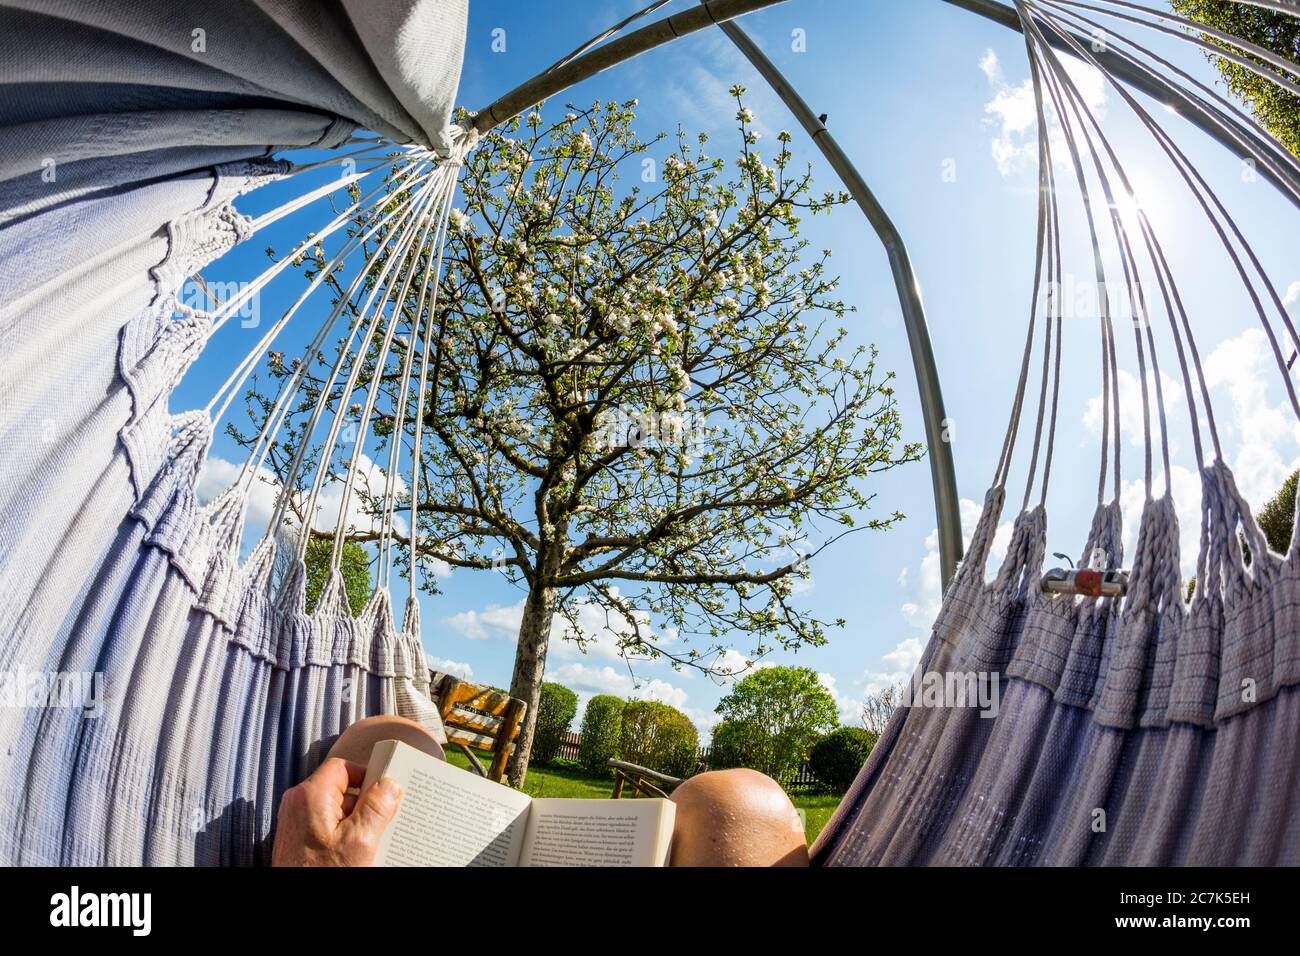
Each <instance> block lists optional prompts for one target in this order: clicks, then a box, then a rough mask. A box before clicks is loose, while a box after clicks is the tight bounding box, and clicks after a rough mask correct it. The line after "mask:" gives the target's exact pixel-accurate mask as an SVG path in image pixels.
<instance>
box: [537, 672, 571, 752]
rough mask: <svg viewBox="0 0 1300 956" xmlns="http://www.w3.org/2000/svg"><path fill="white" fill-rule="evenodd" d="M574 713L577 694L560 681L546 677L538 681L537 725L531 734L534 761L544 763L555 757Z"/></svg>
mask: <svg viewBox="0 0 1300 956" xmlns="http://www.w3.org/2000/svg"><path fill="white" fill-rule="evenodd" d="M577 713H578V695H577V694H575V693H574V692H573V691H571V690H569V688H567V687H565V686H564V685H563V684H552V683H550V682H549V681H548V682H546V683H543V684H542V698H541V700H540V701H538V704H537V729H536V730H535V731H534V736H533V753H532V761H533V762H534V763H539V764H548V763H551V762H552V761H554V760H555V758H556V755H557V754H559V752H560V744H561V743H563V742H564V735H565V734H567V733H568V732H569V725H570V724H572V723H573V718H574V715H575V714H577Z"/></svg>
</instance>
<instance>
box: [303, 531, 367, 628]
mask: <svg viewBox="0 0 1300 956" xmlns="http://www.w3.org/2000/svg"><path fill="white" fill-rule="evenodd" d="M333 557H334V542H333V541H332V540H330V539H329V538H312V539H311V540H310V541H308V542H307V558H306V566H307V603H306V606H305V610H306V612H307V613H308V614H310V613H311V612H312V611H314V610H316V602H317V601H319V600H320V592H321V588H323V587H324V586H325V579H326V578H327V577H328V576H329V570H330V561H331V560H332V558H333ZM339 572H340V573H341V574H342V575H343V590H344V591H346V592H347V595H348V609H349V610H350V611H351V612H352V616H353V617H360V616H361V611H362V609H364V608H365V606H366V602H367V601H369V600H370V595H371V593H372V592H373V591H374V586H373V585H372V584H371V583H370V557H369V555H367V554H366V549H365V548H364V547H362V546H361V544H360V543H359V542H356V541H345V542H344V543H343V555H342V557H341V558H340V560H339Z"/></svg>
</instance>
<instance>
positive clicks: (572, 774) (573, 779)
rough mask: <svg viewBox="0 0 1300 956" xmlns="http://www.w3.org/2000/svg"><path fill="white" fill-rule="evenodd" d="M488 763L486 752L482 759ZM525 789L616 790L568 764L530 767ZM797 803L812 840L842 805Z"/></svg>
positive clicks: (462, 761)
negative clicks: (837, 807) (563, 765)
mask: <svg viewBox="0 0 1300 956" xmlns="http://www.w3.org/2000/svg"><path fill="white" fill-rule="evenodd" d="M480 759H481V760H482V763H483V764H484V766H486V765H487V758H486V755H485V757H483V758H480ZM447 762H448V763H451V764H454V765H455V766H457V767H460V768H462V769H464V770H468V769H470V765H469V760H468V759H467V758H466V757H465V755H464V754H462V753H461V752H460V751H458V750H449V751H447ZM524 792H525V793H526V794H528V795H529V796H530V797H579V798H585V799H595V800H608V799H609V797H610V794H612V793H613V792H614V778H613V777H612V776H610V777H599V776H595V775H593V774H589V773H587V772H586V771H585V770H577V769H570V768H568V767H529V768H528V776H527V777H526V778H525V779H524ZM790 799H791V800H792V801H794V805H795V806H796V807H797V808H798V809H800V810H802V811H803V812H804V832H805V833H806V834H807V836H808V842H809V843H812V841H813V840H815V839H816V838H817V834H818V833H820V832H821V829H822V827H824V826H826V821H827V820H829V819H830V817H831V813H832V812H833V811H834V810H835V807H836V806H838V805H839V802H840V797H839V795H838V794H833V793H807V792H803V791H800V792H796V793H792V794H791V795H790Z"/></svg>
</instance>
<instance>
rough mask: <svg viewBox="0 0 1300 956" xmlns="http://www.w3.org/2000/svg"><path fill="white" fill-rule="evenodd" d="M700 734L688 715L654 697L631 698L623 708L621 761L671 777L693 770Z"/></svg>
mask: <svg viewBox="0 0 1300 956" xmlns="http://www.w3.org/2000/svg"><path fill="white" fill-rule="evenodd" d="M699 749H700V737H699V734H698V733H697V732H696V730H695V725H694V724H693V723H691V720H690V718H689V717H687V716H686V715H685V714H683V713H682V712H681V711H680V710H678V709H677V708H676V707H670V706H669V705H668V704H665V703H662V702H660V701H657V700H633V701H629V702H628V704H627V706H626V707H625V708H623V727H622V734H621V736H620V738H619V753H620V756H621V757H622V759H623V760H627V761H629V762H630V763H634V764H639V765H640V766H642V767H647V768H649V769H650V770H657V771H659V772H660V773H666V774H670V775H671V776H674V777H686V776H690V774H691V773H692V771H694V770H695V764H696V762H697V760H698V754H699Z"/></svg>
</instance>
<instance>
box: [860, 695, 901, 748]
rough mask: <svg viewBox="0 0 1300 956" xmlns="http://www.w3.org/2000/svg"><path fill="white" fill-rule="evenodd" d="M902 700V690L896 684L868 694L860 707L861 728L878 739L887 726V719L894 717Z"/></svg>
mask: <svg viewBox="0 0 1300 956" xmlns="http://www.w3.org/2000/svg"><path fill="white" fill-rule="evenodd" d="M902 698H903V689H902V688H901V687H899V686H898V685H897V684H893V685H891V686H889V687H886V688H884V689H882V690H878V691H876V692H875V693H873V694H868V695H867V700H866V703H864V704H863V705H862V726H863V727H864V728H866V729H867V730H868V731H870V732H871V733H873V734H875V735H876V736H877V737H879V736H880V735H881V734H883V733H884V732H885V728H886V727H888V726H889V718H891V717H893V716H894V711H895V710H897V709H898V704H899V702H900V701H901V700H902Z"/></svg>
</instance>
